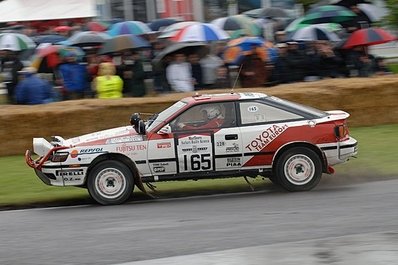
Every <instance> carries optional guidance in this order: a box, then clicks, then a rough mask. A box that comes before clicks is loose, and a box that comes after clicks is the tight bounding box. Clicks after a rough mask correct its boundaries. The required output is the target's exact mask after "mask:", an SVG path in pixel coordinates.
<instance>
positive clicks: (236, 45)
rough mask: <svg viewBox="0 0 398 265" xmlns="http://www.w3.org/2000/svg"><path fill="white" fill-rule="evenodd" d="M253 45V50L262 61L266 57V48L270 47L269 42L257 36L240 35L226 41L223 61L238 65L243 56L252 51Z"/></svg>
mask: <svg viewBox="0 0 398 265" xmlns="http://www.w3.org/2000/svg"><path fill="white" fill-rule="evenodd" d="M253 47H256V49H255V51H256V53H257V55H258V56H259V57H260V58H261V59H262V60H263V61H266V60H267V59H268V53H267V50H268V48H271V47H272V45H271V44H270V43H268V42H265V41H264V39H262V38H259V37H241V38H237V39H234V40H231V41H229V42H228V43H227V46H226V48H225V50H224V55H223V57H224V61H225V62H226V63H229V64H236V65H238V64H240V62H241V60H242V59H243V58H244V56H246V55H249V54H251V53H252V52H253Z"/></svg>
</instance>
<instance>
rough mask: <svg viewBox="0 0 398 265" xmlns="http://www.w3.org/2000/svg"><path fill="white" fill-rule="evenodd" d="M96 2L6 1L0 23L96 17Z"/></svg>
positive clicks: (74, 0)
mask: <svg viewBox="0 0 398 265" xmlns="http://www.w3.org/2000/svg"><path fill="white" fill-rule="evenodd" d="M95 16H97V14H96V3H95V0H63V1H60V0H5V1H2V2H0V22H12V21H37V20H52V19H70V18H86V17H95Z"/></svg>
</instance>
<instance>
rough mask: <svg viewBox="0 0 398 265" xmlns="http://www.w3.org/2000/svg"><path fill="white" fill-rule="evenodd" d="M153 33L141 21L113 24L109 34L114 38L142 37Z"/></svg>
mask: <svg viewBox="0 0 398 265" xmlns="http://www.w3.org/2000/svg"><path fill="white" fill-rule="evenodd" d="M149 32H151V29H150V28H149V27H148V26H147V25H146V24H145V23H144V22H141V21H124V22H119V23H116V24H113V25H112V27H111V28H110V29H109V31H108V34H109V35H110V36H112V37H114V36H118V35H124V34H134V35H142V34H146V33H149Z"/></svg>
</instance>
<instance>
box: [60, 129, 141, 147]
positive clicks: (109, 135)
mask: <svg viewBox="0 0 398 265" xmlns="http://www.w3.org/2000/svg"><path fill="white" fill-rule="evenodd" d="M142 140H143V136H142V135H139V134H138V133H137V132H136V131H135V130H134V128H133V126H123V127H118V128H113V129H108V130H103V131H98V132H94V133H89V134H85V135H82V136H78V137H74V138H70V139H67V140H65V141H64V142H63V145H66V146H79V145H88V144H89V145H104V144H115V143H124V142H138V141H142Z"/></svg>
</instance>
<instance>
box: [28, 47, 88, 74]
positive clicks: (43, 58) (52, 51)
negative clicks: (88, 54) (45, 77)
mask: <svg viewBox="0 0 398 265" xmlns="http://www.w3.org/2000/svg"><path fill="white" fill-rule="evenodd" d="M70 54H73V55H75V56H76V57H77V59H78V60H81V59H82V58H83V57H84V55H85V53H84V51H83V50H82V49H81V48H79V47H70V46H64V45H40V46H39V47H38V48H37V49H36V53H35V55H34V57H33V59H32V64H31V66H32V67H35V68H36V69H37V71H38V72H39V73H51V72H52V70H53V69H54V68H55V67H56V66H57V65H58V64H60V63H61V62H62V60H63V57H65V56H67V55H70Z"/></svg>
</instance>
